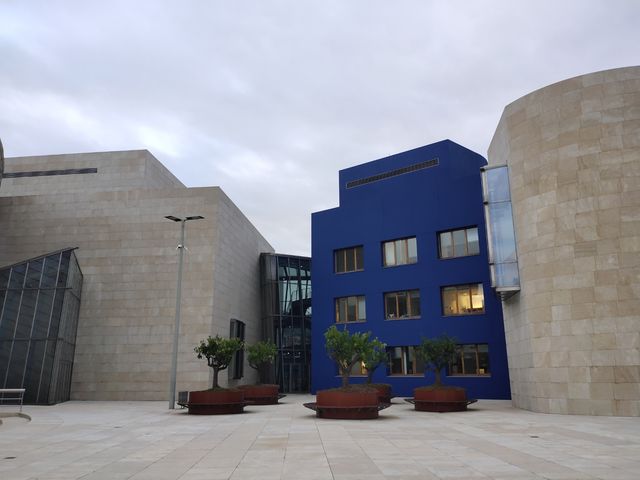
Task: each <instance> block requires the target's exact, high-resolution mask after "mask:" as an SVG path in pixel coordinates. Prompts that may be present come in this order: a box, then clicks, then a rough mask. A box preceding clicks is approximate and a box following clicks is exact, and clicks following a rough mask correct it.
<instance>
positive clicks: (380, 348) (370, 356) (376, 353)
mask: <svg viewBox="0 0 640 480" xmlns="http://www.w3.org/2000/svg"><path fill="white" fill-rule="evenodd" d="M386 349H387V344H386V343H382V342H381V341H380V340H378V339H377V338H374V339H373V340H371V341H370V342H369V346H368V348H367V350H366V352H365V354H364V356H363V359H362V363H363V365H364V368H365V370H366V371H367V386H369V387H371V388H375V389H376V390H377V391H378V401H379V402H380V403H391V385H389V384H388V383H373V373H374V372H375V371H376V369H377V368H378V367H379V366H380V365H382V364H385V363H387V362H388V360H389V357H388V356H387V350H386Z"/></svg>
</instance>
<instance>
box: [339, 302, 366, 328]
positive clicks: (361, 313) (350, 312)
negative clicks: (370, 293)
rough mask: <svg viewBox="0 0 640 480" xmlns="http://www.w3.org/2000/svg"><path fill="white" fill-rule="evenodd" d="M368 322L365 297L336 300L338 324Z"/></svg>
mask: <svg viewBox="0 0 640 480" xmlns="http://www.w3.org/2000/svg"><path fill="white" fill-rule="evenodd" d="M366 320H367V314H366V305H365V301H364V295H359V296H353V297H341V298H336V323H348V322H364V321H366Z"/></svg>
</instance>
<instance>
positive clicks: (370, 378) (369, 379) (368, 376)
mask: <svg viewBox="0 0 640 480" xmlns="http://www.w3.org/2000/svg"><path fill="white" fill-rule="evenodd" d="M367 383H369V384H370V383H373V370H369V371H368V372H367Z"/></svg>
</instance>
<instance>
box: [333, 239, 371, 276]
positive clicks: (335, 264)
mask: <svg viewBox="0 0 640 480" xmlns="http://www.w3.org/2000/svg"><path fill="white" fill-rule="evenodd" d="M358 250H360V260H361V265H362V268H358ZM349 252H352V255H353V265H354V267H355V268H354V269H353V270H347V255H348V253H349ZM338 255H342V256H343V260H342V261H343V265H344V270H342V271H339V270H338ZM362 271H364V245H355V246H353V247H345V248H336V249H335V250H334V251H333V273H335V274H338V275H341V274H343V273H353V272H362Z"/></svg>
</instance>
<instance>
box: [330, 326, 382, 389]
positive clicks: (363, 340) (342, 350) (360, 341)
mask: <svg viewBox="0 0 640 480" xmlns="http://www.w3.org/2000/svg"><path fill="white" fill-rule="evenodd" d="M370 337H371V332H361V333H358V332H356V333H353V334H349V330H347V329H346V327H345V328H344V330H338V329H337V328H336V326H335V325H332V326H331V328H329V329H328V330H327V331H326V332H325V333H324V338H325V348H326V350H327V355H329V358H331V359H332V360H333V361H334V362H336V364H337V365H338V370H339V371H340V375H341V376H342V386H343V387H347V386H349V375H350V374H351V369H352V368H353V367H354V365H355V364H356V363H358V362H361V361H363V360H364V357H365V355H366V354H367V351H368V350H369V349H370V348H371V347H370V345H371V342H372V341H373V340H371V338H370ZM376 341H377V339H376Z"/></svg>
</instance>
